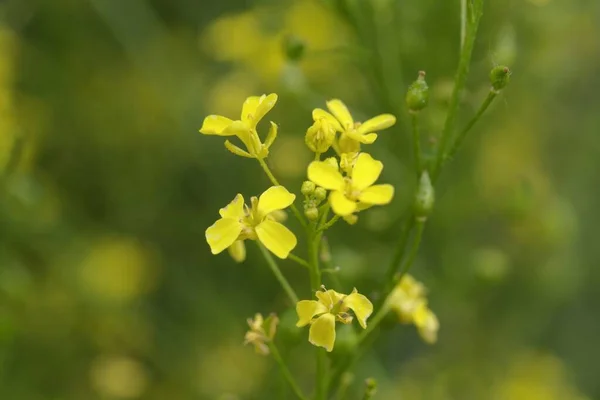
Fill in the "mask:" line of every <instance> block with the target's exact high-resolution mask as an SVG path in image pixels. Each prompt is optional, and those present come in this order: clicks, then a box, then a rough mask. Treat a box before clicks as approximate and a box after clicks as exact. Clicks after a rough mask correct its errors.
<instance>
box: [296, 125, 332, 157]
mask: <svg viewBox="0 0 600 400" xmlns="http://www.w3.org/2000/svg"><path fill="white" fill-rule="evenodd" d="M334 140H335V128H334V126H333V125H331V123H329V121H327V120H326V119H324V118H320V119H318V120H316V121H315V122H314V123H313V124H312V126H311V127H310V128H308V130H307V131H306V136H305V137H304V142H305V143H306V145H307V146H308V148H309V149H310V151H314V152H315V153H325V152H326V151H327V150H329V148H330V147H331V145H332V144H333V141H334Z"/></svg>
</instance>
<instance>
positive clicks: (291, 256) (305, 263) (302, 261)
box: [288, 253, 310, 268]
mask: <svg viewBox="0 0 600 400" xmlns="http://www.w3.org/2000/svg"><path fill="white" fill-rule="evenodd" d="M288 258H289V259H290V260H292V261H295V262H296V263H298V264H300V265H302V266H303V267H305V268H310V264H309V263H308V261H306V260H305V259H303V258H301V257H298V256H297V255H295V254H292V253H290V254H289V255H288Z"/></svg>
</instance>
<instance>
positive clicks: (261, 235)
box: [254, 219, 298, 258]
mask: <svg viewBox="0 0 600 400" xmlns="http://www.w3.org/2000/svg"><path fill="white" fill-rule="evenodd" d="M254 230H255V231H256V236H258V240H260V242H261V243H262V244H264V245H265V247H266V248H267V249H269V250H270V251H271V253H273V254H275V255H276V256H277V257H279V258H287V256H288V255H289V254H290V251H292V250H293V249H294V247H296V244H297V243H298V241H297V240H296V236H294V234H293V233H292V232H291V231H290V230H289V229H288V228H286V227H285V226H283V225H281V224H280V223H279V222H275V221H273V220H270V219H265V220H264V221H263V222H261V223H260V224H258V225H257V226H256V228H254Z"/></svg>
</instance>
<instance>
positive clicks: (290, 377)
mask: <svg viewBox="0 0 600 400" xmlns="http://www.w3.org/2000/svg"><path fill="white" fill-rule="evenodd" d="M268 346H269V349H270V350H271V354H272V355H273V358H274V359H275V361H276V362H277V364H278V365H279V369H281V374H282V375H283V377H284V378H285V380H286V381H287V382H288V383H289V384H290V387H291V388H292V391H293V392H294V394H295V395H296V397H298V399H300V400H307V397H306V396H305V395H304V394H303V393H302V390H301V389H300V387H299V386H298V384H297V383H296V380H295V379H294V376H293V375H292V373H291V372H290V370H289V369H288V367H287V365H286V364H285V361H283V358H281V354H279V350H277V347H276V346H275V343H273V342H269V343H268Z"/></svg>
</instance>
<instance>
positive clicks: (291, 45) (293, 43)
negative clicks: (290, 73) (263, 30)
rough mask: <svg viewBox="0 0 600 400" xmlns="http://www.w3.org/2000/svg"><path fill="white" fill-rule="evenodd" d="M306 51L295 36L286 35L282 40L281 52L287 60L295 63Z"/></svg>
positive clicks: (304, 46)
mask: <svg viewBox="0 0 600 400" xmlns="http://www.w3.org/2000/svg"><path fill="white" fill-rule="evenodd" d="M305 50H306V44H305V43H304V41H303V40H302V39H300V38H299V37H298V36H295V35H287V36H286V37H285V38H284V39H283V51H284V53H285V55H286V57H287V59H288V60H290V61H293V62H297V61H300V60H301V59H302V57H303V56H304V52H305Z"/></svg>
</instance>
